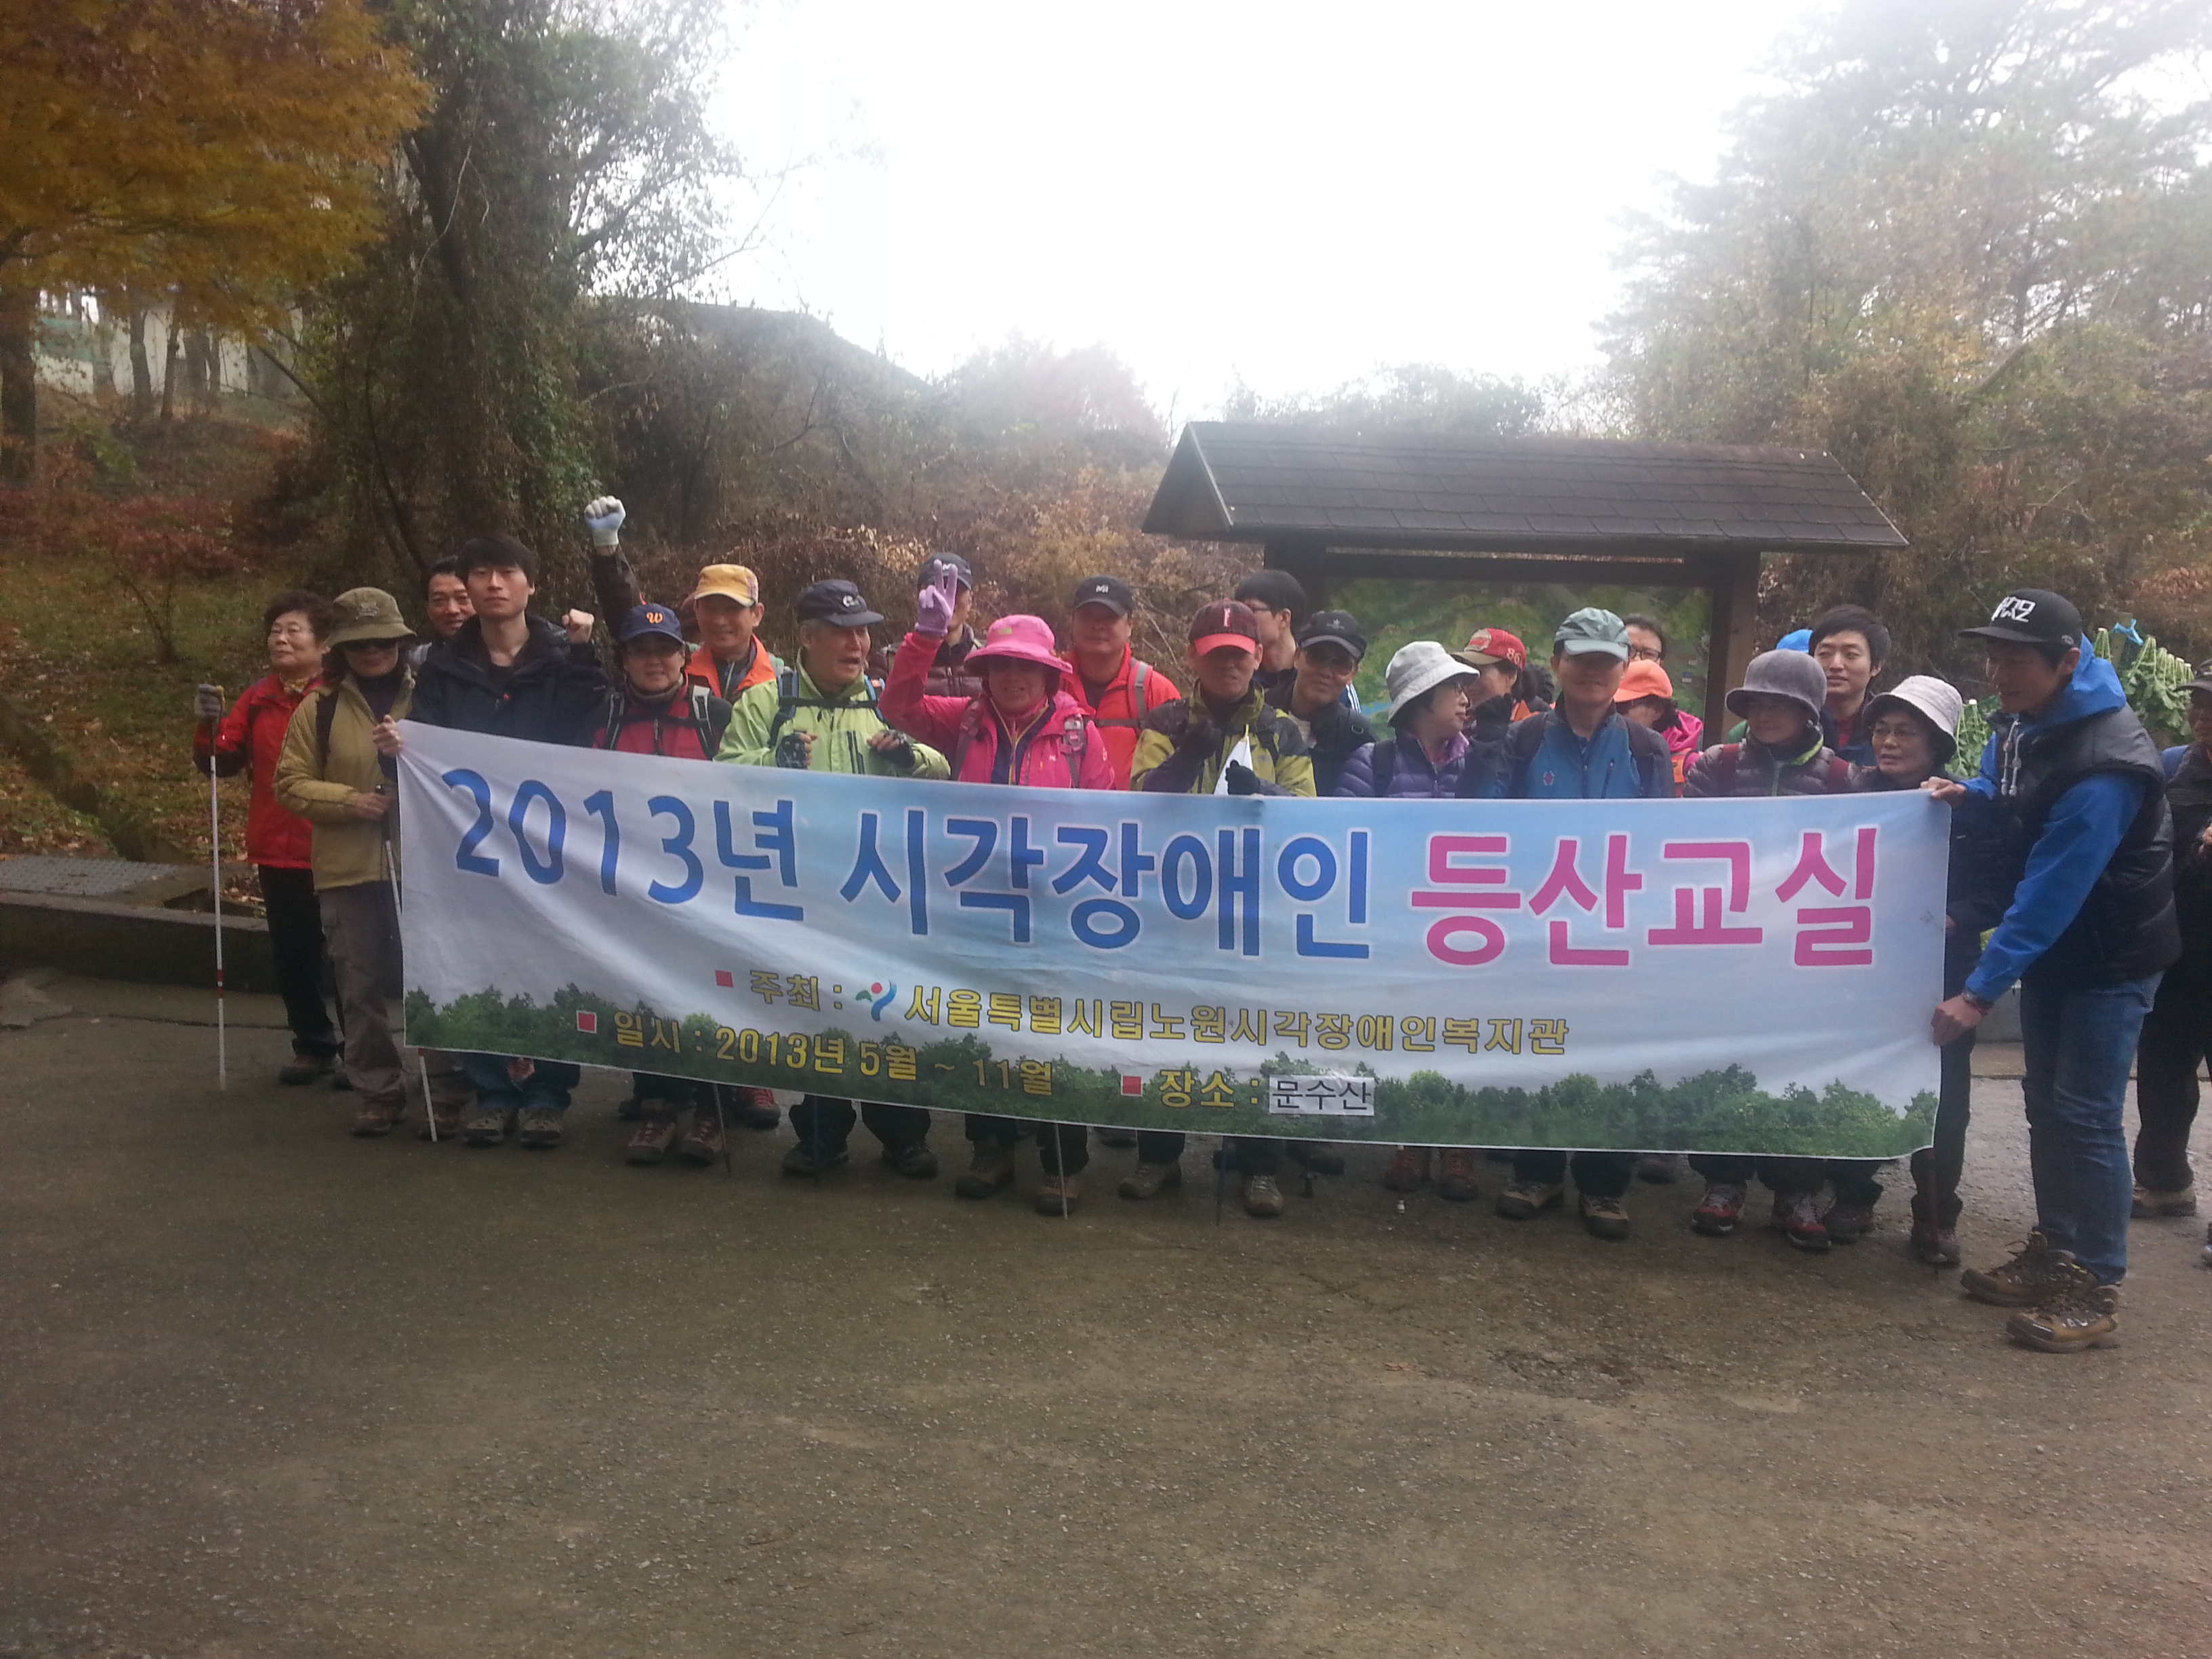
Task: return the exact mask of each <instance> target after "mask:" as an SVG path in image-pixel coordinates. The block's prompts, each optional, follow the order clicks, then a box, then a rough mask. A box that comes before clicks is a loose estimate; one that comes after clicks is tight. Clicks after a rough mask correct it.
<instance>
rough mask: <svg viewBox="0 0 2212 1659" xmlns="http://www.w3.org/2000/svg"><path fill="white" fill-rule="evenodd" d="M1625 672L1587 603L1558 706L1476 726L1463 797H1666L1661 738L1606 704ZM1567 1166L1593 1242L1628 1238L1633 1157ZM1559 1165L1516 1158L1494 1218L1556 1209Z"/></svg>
mask: <svg viewBox="0 0 2212 1659" xmlns="http://www.w3.org/2000/svg"><path fill="white" fill-rule="evenodd" d="M1627 669H1628V629H1627V626H1626V624H1625V623H1622V621H1621V620H1620V617H1616V616H1615V615H1613V612H1612V611H1601V610H1598V609H1597V608H1595V606H1591V607H1588V608H1585V609H1583V610H1581V611H1576V612H1575V613H1574V614H1573V615H1572V616H1571V617H1568V618H1567V619H1566V620H1565V622H1563V623H1560V624H1559V631H1558V633H1557V634H1556V635H1554V636H1553V641H1552V671H1553V674H1554V675H1556V676H1557V677H1558V679H1559V701H1558V702H1556V703H1554V704H1553V706H1552V707H1551V708H1547V709H1546V710H1544V711H1543V713H1541V714H1531V715H1529V716H1528V718H1527V719H1526V720H1518V721H1516V722H1515V723H1514V724H1512V725H1511V726H1507V727H1505V728H1504V731H1503V732H1502V733H1499V732H1495V731H1494V730H1492V729H1489V728H1488V727H1487V726H1486V725H1484V724H1480V723H1479V724H1478V726H1477V727H1476V732H1477V733H1478V735H1477V738H1476V742H1475V751H1474V752H1473V753H1470V754H1469V755H1468V757H1467V759H1466V762H1465V766H1466V769H1465V771H1464V772H1463V773H1462V784H1461V789H1462V793H1465V794H1468V795H1473V796H1477V797H1480V799H1486V800H1671V799H1674V759H1673V757H1670V756H1669V755H1668V752H1667V740H1666V739H1665V738H1662V737H1661V736H1660V735H1659V734H1658V733H1657V732H1653V731H1650V729H1648V728H1647V727H1644V726H1638V725H1637V724H1636V722H1635V721H1633V720H1626V719H1624V718H1623V717H1622V716H1621V715H1620V714H1619V713H1617V712H1616V711H1615V710H1614V708H1613V693H1615V692H1616V691H1618V690H1620V677H1621V676H1622V675H1623V674H1624V673H1626V671H1627ZM1503 701H1504V700H1503V699H1502V698H1500V699H1494V700H1493V701H1492V705H1491V706H1492V708H1495V707H1497V705H1498V704H1499V703H1502V702H1503ZM1573 1164H1574V1177H1575V1190H1576V1192H1577V1194H1578V1195H1579V1196H1578V1207H1579V1208H1580V1210H1581V1212H1582V1218H1583V1226H1584V1227H1585V1228H1586V1229H1588V1230H1589V1233H1590V1234H1591V1236H1592V1237H1597V1238H1606V1239H1622V1238H1626V1237H1628V1210H1627V1206H1625V1205H1624V1204H1623V1203H1622V1202H1621V1200H1622V1199H1624V1198H1625V1197H1626V1196H1627V1194H1628V1182H1629V1177H1630V1176H1631V1174H1632V1171H1633V1170H1634V1169H1635V1167H1636V1155H1635V1154H1634V1153H1633V1152H1577V1153H1576V1154H1575V1155H1574V1160H1573ZM1567 1169H1568V1158H1567V1155H1566V1153H1565V1152H1560V1151H1559V1150H1557V1149H1556V1148H1553V1147H1541V1148H1534V1149H1530V1150H1525V1151H1522V1152H1516V1153H1514V1155H1513V1179H1512V1181H1511V1182H1510V1183H1509V1184H1508V1185H1507V1187H1506V1188H1505V1190H1504V1192H1502V1193H1500V1194H1498V1214H1500V1215H1502V1216H1504V1218H1506V1219H1507V1220H1509V1221H1525V1220H1528V1218H1531V1217H1533V1216H1534V1215H1536V1214H1538V1213H1539V1212H1542V1211H1544V1210H1547V1209H1550V1208H1552V1207H1553V1206H1554V1205H1556V1204H1559V1202H1560V1201H1561V1200H1563V1198H1564V1197H1565V1191H1566V1177H1567Z"/></svg>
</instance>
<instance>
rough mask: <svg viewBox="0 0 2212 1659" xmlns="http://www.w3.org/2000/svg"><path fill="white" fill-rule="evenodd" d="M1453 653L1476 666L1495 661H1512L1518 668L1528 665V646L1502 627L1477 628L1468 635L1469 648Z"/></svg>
mask: <svg viewBox="0 0 2212 1659" xmlns="http://www.w3.org/2000/svg"><path fill="white" fill-rule="evenodd" d="M1452 655H1454V656H1455V657H1457V658H1458V659H1460V660H1461V661H1462V662H1463V663H1466V664H1467V665H1468V666H1470V667H1474V668H1485V667H1487V666H1488V665H1490V664H1492V663H1494V662H1510V663H1511V664H1512V665H1514V666H1515V667H1516V668H1526V667H1527V666H1528V647H1527V646H1525V645H1523V644H1522V643H1521V641H1519V640H1517V639H1516V638H1515V637H1514V636H1513V635H1510V634H1509V633H1507V632H1506V631H1505V630H1504V629H1502V628H1478V629H1475V630H1474V633H1472V634H1470V635H1468V639H1467V648H1466V649H1465V650H1462V651H1455V652H1453V653H1452Z"/></svg>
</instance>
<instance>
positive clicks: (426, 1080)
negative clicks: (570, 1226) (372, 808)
mask: <svg viewBox="0 0 2212 1659" xmlns="http://www.w3.org/2000/svg"><path fill="white" fill-rule="evenodd" d="M376 793H378V794H382V793H384V786H383V785H382V784H379V785H377V787H376ZM398 805H399V801H398V797H397V796H395V797H393V798H392V808H391V809H389V810H387V811H386V814H385V819H386V822H385V825H384V877H385V879H386V881H389V882H390V883H391V884H392V926H393V927H398V925H399V907H400V903H401V900H400V896H399V866H398V865H396V864H394V863H393V862H392V823H391V813H392V811H396V810H397V809H398ZM402 961H403V963H404V957H403V958H402ZM402 978H403V980H404V973H403V975H402ZM399 1017H400V1018H401V1020H402V1021H403V1022H404V1020H405V1019H406V1018H407V997H406V991H405V988H404V984H403V987H402V989H401V992H400V1000H399ZM415 1070H416V1074H417V1075H418V1076H420V1077H421V1078H422V1115H423V1116H424V1117H426V1118H428V1120H429V1121H430V1144H431V1145H432V1146H436V1145H437V1144H438V1108H437V1106H436V1104H435V1103H434V1102H433V1101H432V1100H431V1098H430V1062H429V1061H428V1060H425V1059H423V1058H422V1045H421V1044H419V1043H418V1044H416V1048H415Z"/></svg>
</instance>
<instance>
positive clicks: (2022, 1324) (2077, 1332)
mask: <svg viewBox="0 0 2212 1659" xmlns="http://www.w3.org/2000/svg"><path fill="white" fill-rule="evenodd" d="M2051 1255H2052V1257H2053V1258H2054V1259H2061V1260H2063V1261H2064V1262H2065V1265H2066V1266H2067V1267H2069V1268H2070V1269H2072V1272H2071V1273H2069V1275H2068V1276H2067V1279H2066V1282H2065V1283H2064V1284H2063V1285H2060V1286H2059V1287H2058V1288H2057V1291H2055V1292H2053V1293H2051V1294H2048V1295H2046V1296H2045V1298H2044V1301H2043V1303H2042V1304H2041V1305H2040V1306H2039V1307H2038V1308H2037V1309H2036V1310H2035V1311H2034V1312H2033V1313H2016V1314H2015V1315H2014V1316H2012V1317H2011V1318H2009V1319H2008V1320H2006V1321H2005V1334H2006V1335H2008V1336H2009V1337H2011V1338H2012V1339H2013V1340H2015V1342H2025V1343H2026V1344H2027V1346H2029V1347H2031V1348H2040V1349H2041V1350H2042V1351H2043V1352H2045V1353H2079V1352H2081V1350H2082V1349H2084V1348H2109V1347H2112V1346H2115V1345H2116V1344H2117V1343H2118V1341H2119V1340H2120V1339H2119V1334H2118V1332H2119V1323H2120V1287H2119V1286H2118V1285H2100V1284H2099V1283H2098V1282H2097V1281H2096V1279H2095V1278H2094V1277H2093V1276H2092V1275H2091V1273H2090V1272H2089V1270H2088V1269H2087V1267H2082V1266H2081V1264H2080V1263H2079V1262H2077V1261H2075V1260H2074V1258H2073V1257H2072V1256H2071V1255H2069V1254H2068V1253H2067V1252H2066V1251H2064V1250H2053V1251H2051Z"/></svg>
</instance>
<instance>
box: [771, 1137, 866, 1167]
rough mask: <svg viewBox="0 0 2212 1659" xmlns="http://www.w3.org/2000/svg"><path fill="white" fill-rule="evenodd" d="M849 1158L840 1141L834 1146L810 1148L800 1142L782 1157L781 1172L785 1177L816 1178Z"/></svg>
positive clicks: (803, 1142) (848, 1153)
mask: <svg viewBox="0 0 2212 1659" xmlns="http://www.w3.org/2000/svg"><path fill="white" fill-rule="evenodd" d="M851 1156H852V1154H851V1153H850V1152H848V1151H846V1150H845V1143H844V1142H843V1141H842V1140H841V1141H839V1142H838V1143H837V1144H836V1146H808V1145H807V1144H806V1143H805V1141H803V1140H802V1141H800V1142H799V1145H797V1146H793V1148H792V1149H791V1150H790V1151H789V1152H786V1153H785V1154H784V1155H783V1172H784V1174H786V1175H787V1176H820V1175H822V1174H823V1173H824V1172H825V1171H827V1170H834V1169H836V1167H837V1166H838V1165H839V1164H842V1163H843V1162H845V1160H846V1159H847V1158H850V1157H851Z"/></svg>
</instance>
